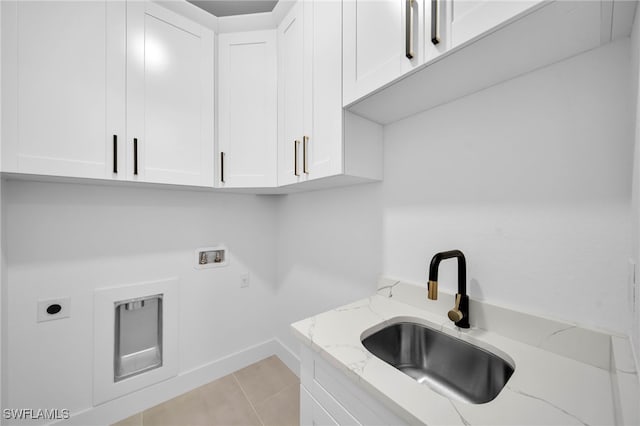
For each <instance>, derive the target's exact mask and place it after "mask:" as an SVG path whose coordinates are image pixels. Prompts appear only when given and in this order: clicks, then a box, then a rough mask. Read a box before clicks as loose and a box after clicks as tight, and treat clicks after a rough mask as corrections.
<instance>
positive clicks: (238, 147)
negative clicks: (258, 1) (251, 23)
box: [218, 30, 278, 187]
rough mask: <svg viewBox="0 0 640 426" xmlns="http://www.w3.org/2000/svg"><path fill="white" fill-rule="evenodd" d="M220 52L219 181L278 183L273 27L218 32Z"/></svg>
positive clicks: (250, 184)
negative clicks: (265, 29)
mask: <svg viewBox="0 0 640 426" xmlns="http://www.w3.org/2000/svg"><path fill="white" fill-rule="evenodd" d="M218 52H219V56H218V58H219V60H218V88H219V89H218V96H219V97H218V117H219V120H218V138H219V139H218V145H219V151H220V153H221V155H224V182H221V186H222V187H270V186H276V184H277V175H276V173H277V161H278V158H277V143H278V140H277V138H278V127H277V117H278V114H277V109H278V101H277V94H278V93H277V91H278V89H277V83H278V81H277V51H276V31H275V30H269V31H251V32H243V33H233V34H221V35H220V36H218ZM220 170H221V172H222V170H223V169H222V168H220Z"/></svg>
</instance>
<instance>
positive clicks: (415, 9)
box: [343, 0, 424, 105]
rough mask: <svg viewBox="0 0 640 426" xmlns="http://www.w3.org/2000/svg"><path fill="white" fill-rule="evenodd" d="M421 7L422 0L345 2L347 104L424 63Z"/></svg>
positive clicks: (345, 93) (345, 95) (344, 50)
mask: <svg viewBox="0 0 640 426" xmlns="http://www.w3.org/2000/svg"><path fill="white" fill-rule="evenodd" d="M408 5H410V7H409V8H407V6H408ZM421 8H422V0H412V1H409V0H376V1H371V0H344V2H343V11H344V19H343V33H344V41H343V58H344V100H343V102H344V105H347V104H349V103H351V102H353V101H355V100H356V99H358V98H360V97H362V96H364V95H366V94H367V93H370V92H372V91H374V90H375V89H377V88H379V87H381V86H383V85H385V84H386V83H389V82H390V81H392V80H393V79H395V78H397V77H399V76H400V75H402V74H404V73H405V72H407V71H410V70H411V69H413V68H414V67H416V66H417V65H419V64H420V63H422V51H423V48H422V40H423V37H422V36H421V33H422V31H421V22H422V19H421V17H423V16H424V14H423V13H422V11H421ZM407 13H409V17H410V18H411V19H407ZM406 22H410V24H411V25H409V26H407V25H405V24H406ZM408 41H410V42H411V43H413V46H412V47H413V48H412V49H410V47H411V46H410V43H408ZM409 50H412V52H413V58H412V59H409V58H408V57H407V53H408V51H409Z"/></svg>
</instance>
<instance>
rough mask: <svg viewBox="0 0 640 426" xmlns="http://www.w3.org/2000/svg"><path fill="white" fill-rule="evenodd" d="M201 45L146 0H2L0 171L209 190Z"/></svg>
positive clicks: (208, 99)
mask: <svg viewBox="0 0 640 426" xmlns="http://www.w3.org/2000/svg"><path fill="white" fill-rule="evenodd" d="M213 48H214V46H213V32H211V31H209V30H207V29H205V28H203V27H202V26H200V25H198V24H195V23H194V22H192V21H189V20H187V19H185V18H183V17H181V16H179V15H176V14H174V13H173V12H170V11H168V10H166V9H164V8H162V7H160V6H158V5H157V4H154V3H151V2H148V1H131V2H124V1H114V0H106V1H69V2H62V1H42V2H39V1H18V2H13V1H7V2H2V96H3V99H2V101H3V109H2V170H3V171H5V172H19V173H28V174H41V175H57V176H69V177H82V178H103V179H104V178H107V179H130V180H143V181H146V182H158V183H170V184H187V185H205V186H213V164H214V152H213V148H214V129H213V123H214V115H213V114H214V111H213V105H214V98H213V97H214V93H213V90H214V89H213V82H214V69H213V66H214V61H213V54H214V52H213ZM125 123H126V125H125ZM134 141H135V142H134Z"/></svg>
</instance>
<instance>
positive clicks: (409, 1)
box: [404, 0, 415, 59]
mask: <svg viewBox="0 0 640 426" xmlns="http://www.w3.org/2000/svg"><path fill="white" fill-rule="evenodd" d="M414 1H415V0H405V11H404V12H405V25H404V27H405V28H404V34H405V55H406V56H407V58H409V59H413V3H414Z"/></svg>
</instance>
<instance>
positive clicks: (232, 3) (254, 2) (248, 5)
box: [187, 0, 278, 16]
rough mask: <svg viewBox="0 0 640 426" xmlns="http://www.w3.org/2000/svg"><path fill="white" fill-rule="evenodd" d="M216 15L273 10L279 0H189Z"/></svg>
mask: <svg viewBox="0 0 640 426" xmlns="http://www.w3.org/2000/svg"><path fill="white" fill-rule="evenodd" d="M187 1H188V2H189V3H193V4H194V5H196V6H198V7H199V8H200V9H203V10H206V11H207V12H209V13H211V14H212V15H215V16H231V15H246V14H249V13H263V12H271V11H272V10H273V8H274V7H275V5H276V3H278V0H187Z"/></svg>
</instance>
